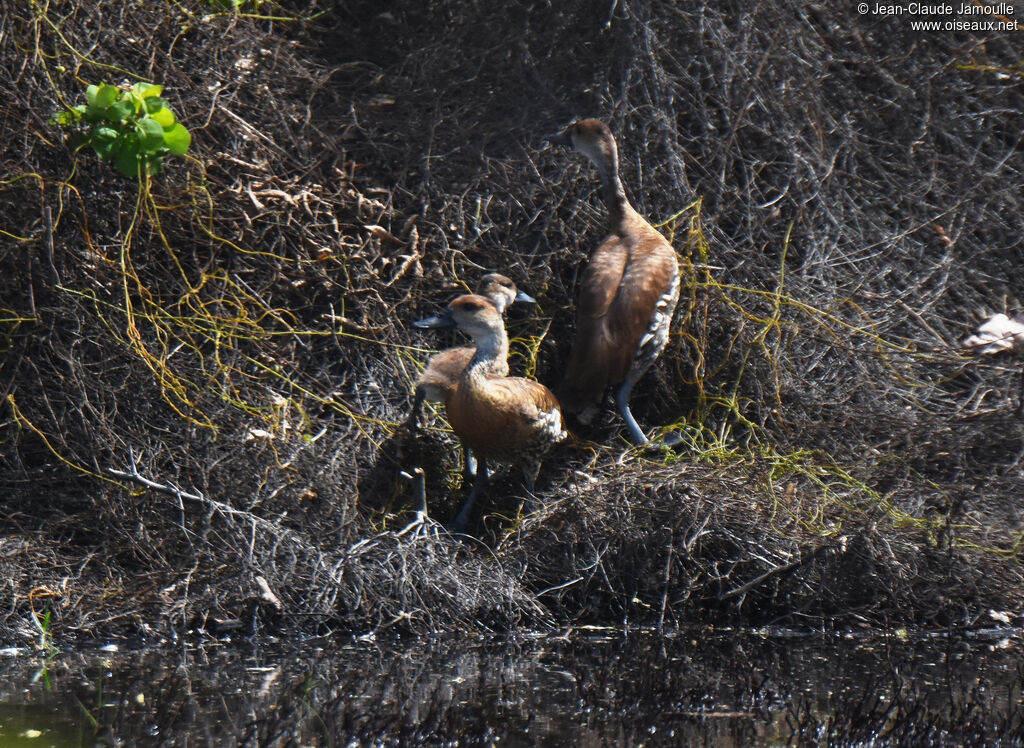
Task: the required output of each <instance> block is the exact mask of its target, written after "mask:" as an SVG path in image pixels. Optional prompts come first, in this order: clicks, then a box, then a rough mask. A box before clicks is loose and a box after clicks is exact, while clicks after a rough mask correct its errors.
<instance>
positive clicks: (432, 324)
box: [413, 313, 456, 330]
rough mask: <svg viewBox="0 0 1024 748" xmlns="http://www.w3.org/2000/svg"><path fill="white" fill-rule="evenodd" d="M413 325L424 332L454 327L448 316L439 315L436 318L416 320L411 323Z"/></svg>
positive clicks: (452, 320)
mask: <svg viewBox="0 0 1024 748" xmlns="http://www.w3.org/2000/svg"><path fill="white" fill-rule="evenodd" d="M413 325H414V326H416V327H419V328H422V329H424V330H443V329H445V328H449V327H456V324H455V320H454V319H452V316H451V315H450V314H447V313H445V314H441V315H438V316H436V317H427V318H425V319H418V320H416V321H415V322H413Z"/></svg>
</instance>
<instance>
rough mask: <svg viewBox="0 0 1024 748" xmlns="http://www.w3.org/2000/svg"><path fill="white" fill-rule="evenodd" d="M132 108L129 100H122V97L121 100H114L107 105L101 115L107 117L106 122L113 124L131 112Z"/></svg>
mask: <svg viewBox="0 0 1024 748" xmlns="http://www.w3.org/2000/svg"><path fill="white" fill-rule="evenodd" d="M133 110H134V107H133V106H132V104H131V102H130V101H124V100H123V99H122V100H121V101H115V102H114V103H113V104H111V105H110V106H108V107H107V110H106V111H105V112H104V113H103V116H104V117H105V118H106V119H107V121H108V122H113V123H114V124H117V123H118V122H120V121H121V120H123V119H124V118H125V117H127V116H128V115H129V114H131V113H132V111H133Z"/></svg>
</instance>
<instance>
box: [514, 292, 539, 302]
mask: <svg viewBox="0 0 1024 748" xmlns="http://www.w3.org/2000/svg"><path fill="white" fill-rule="evenodd" d="M514 301H515V302H516V303H518V304H536V303H537V300H536V299H535V298H533V297H532V296H530V294H528V293H526V292H525V291H520V292H519V293H517V294H516V298H515V299H514Z"/></svg>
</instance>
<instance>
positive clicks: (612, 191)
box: [596, 149, 629, 226]
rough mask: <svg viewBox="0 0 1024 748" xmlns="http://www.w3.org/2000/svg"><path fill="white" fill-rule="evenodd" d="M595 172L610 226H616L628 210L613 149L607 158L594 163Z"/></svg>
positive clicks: (616, 156)
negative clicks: (599, 182)
mask: <svg viewBox="0 0 1024 748" xmlns="http://www.w3.org/2000/svg"><path fill="white" fill-rule="evenodd" d="M596 164H597V172H598V174H599V175H600V177H601V195H602V197H603V198H604V204H605V206H606V207H607V208H608V215H609V218H610V219H611V224H612V226H616V225H617V224H618V222H619V221H621V220H622V217H623V216H624V215H625V214H626V211H627V210H628V209H629V200H628V199H626V190H625V189H624V188H623V186H622V180H620V179H619V157H618V154H617V153H616V152H615V150H614V149H613V150H612V151H611V153H610V154H609V155H608V157H607V158H605V159H602V160H601V161H598V162H596Z"/></svg>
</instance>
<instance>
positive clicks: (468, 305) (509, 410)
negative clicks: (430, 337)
mask: <svg viewBox="0 0 1024 748" xmlns="http://www.w3.org/2000/svg"><path fill="white" fill-rule="evenodd" d="M415 324H416V326H417V327H427V328H441V327H458V328H459V329H460V330H462V331H463V332H465V333H466V334H468V335H469V336H470V337H471V338H473V342H474V343H475V344H476V352H475V353H474V354H473V358H472V359H471V360H470V362H469V365H468V366H466V368H465V369H464V370H463V372H462V374H461V376H460V377H459V380H458V384H457V386H456V387H455V389H454V391H453V392H451V394H450V396H449V397H448V400H447V402H446V405H445V408H446V410H447V414H448V422H449V423H451V426H452V430H453V431H454V432H455V434H456V435H457V436H458V437H459V438H460V439H462V441H463V443H464V444H465V445H466V446H467V447H468V448H469V449H471V450H472V452H473V454H474V455H476V459H477V471H476V480H475V481H474V482H473V488H472V490H471V491H470V493H469V496H468V498H467V499H466V501H465V503H464V504H463V506H462V508H461V509H460V510H459V514H458V516H457V517H456V519H455V522H454V523H453V525H452V529H454V530H456V531H461V530H464V529H465V528H466V526H467V525H468V524H469V516H470V511H471V510H472V507H473V504H474V502H475V501H476V499H477V498H478V497H479V495H480V493H481V492H482V491H483V490H484V487H485V486H486V485H487V481H488V472H487V470H488V466H487V463H488V461H492V462H499V463H508V464H517V465H520V466H521V467H522V469H523V485H524V487H525V489H526V492H527V498H526V499H525V500H524V502H523V513H524V514H527V513H529V512H530V510H531V508H532V504H531V501H530V498H529V496H530V495H532V493H533V486H534V482H535V481H536V478H537V473H538V472H539V470H540V462H541V458H542V457H543V455H544V454H545V453H546V452H547V451H548V449H550V448H551V446H552V445H554V444H557V443H558V442H560V441H562V440H563V439H565V438H566V436H567V434H566V432H565V429H564V427H563V422H562V411H561V408H560V407H559V405H558V400H557V399H556V398H555V396H554V394H552V392H551V390H549V389H548V388H547V387H545V386H544V385H542V384H540V383H539V382H535V381H533V380H531V379H524V378H522V377H508V376H494V375H493V374H492V370H493V367H494V366H495V363H496V361H497V359H498V357H500V356H501V355H502V353H503V352H506V353H507V351H508V337H507V335H506V333H505V325H504V323H503V322H502V319H501V313H500V312H499V311H498V309H497V307H495V305H494V304H493V303H492V302H491V301H490V300H488V299H487V298H485V297H483V296H477V295H475V294H471V295H467V296H460V297H459V298H457V299H455V300H454V301H452V302H451V303H450V304H449V305H448V308H447V309H446V310H445V312H444V314H442V315H439V316H437V317H430V318H427V319H424V320H420V321H418V322H416V323H415Z"/></svg>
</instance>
